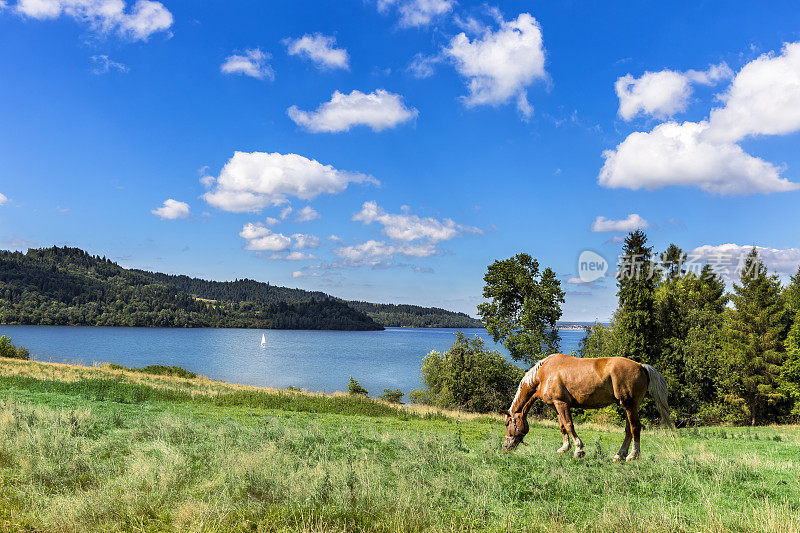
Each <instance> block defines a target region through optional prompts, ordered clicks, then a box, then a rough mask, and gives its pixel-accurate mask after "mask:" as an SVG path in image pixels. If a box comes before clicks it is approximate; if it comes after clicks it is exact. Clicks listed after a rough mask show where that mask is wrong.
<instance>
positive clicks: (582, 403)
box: [504, 353, 674, 461]
mask: <svg viewBox="0 0 800 533" xmlns="http://www.w3.org/2000/svg"><path fill="white" fill-rule="evenodd" d="M647 392H649V393H650V394H651V395H652V396H653V399H654V400H655V402H656V407H658V412H659V413H660V414H661V418H662V420H663V421H664V422H665V423H666V424H667V425H669V426H670V427H674V426H673V424H672V420H671V419H670V416H669V406H668V405H667V382H666V381H665V380H664V378H663V377H662V376H661V374H659V373H658V371H657V370H656V369H655V368H653V367H652V366H650V365H644V364H639V363H637V362H636V361H632V360H630V359H626V358H624V357H601V358H597V359H580V358H577V357H572V356H569V355H564V354H561V353H556V354H553V355H550V356H548V357H545V358H544V359H542V360H541V361H539V362H538V363H536V364H535V365H534V366H533V368H531V369H530V370H528V372H527V373H526V374H525V376H524V377H523V378H522V381H520V384H519V387H518V388H517V394H516V396H515V397H514V401H513V402H512V403H511V408H510V409H509V410H508V411H506V412H505V413H504V414H505V415H506V440H505V444H504V447H505V449H506V450H513V449H514V448H516V447H517V445H519V443H520V442H522V439H523V438H524V437H525V435H526V434H527V433H528V411H530V409H531V405H532V404H533V401H534V400H535V399H537V398H538V399H540V400H542V401H543V402H544V403H546V404H547V405H550V406H552V407H555V409H556V412H557V413H558V423H559V425H560V426H561V434H562V436H563V438H564V445H563V446H561V448H559V449H558V453H567V452H568V451H569V448H570V444H569V436H568V435H572V440H573V441H574V443H575V457H583V456H584V455H585V453H584V451H583V442H581V439H580V438H578V434H577V433H575V426H574V425H573V424H572V414H571V413H570V408H572V407H583V408H585V409H598V408H600V407H605V406H607V405H611V404H612V403H618V404H620V405H621V406H622V407H623V408H624V409H625V413H626V414H627V420H626V421H625V440H624V441H622V447H621V448H620V449H619V452H617V455H615V456H614V460H615V461H621V460H622V459H623V458H624V459H625V460H626V461H633V460H636V459H638V458H639V434H640V432H641V430H642V424H641V423H640V422H639V405H640V404H641V403H642V399H644V395H645V394H646V393H647ZM631 438H633V451H631V453H630V454H629V453H628V448H629V447H630V444H631Z"/></svg>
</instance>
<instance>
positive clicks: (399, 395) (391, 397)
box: [379, 389, 403, 403]
mask: <svg viewBox="0 0 800 533" xmlns="http://www.w3.org/2000/svg"><path fill="white" fill-rule="evenodd" d="M379 398H380V399H381V400H383V401H385V402H389V403H403V391H401V390H400V389H383V394H381V395H380V396H379Z"/></svg>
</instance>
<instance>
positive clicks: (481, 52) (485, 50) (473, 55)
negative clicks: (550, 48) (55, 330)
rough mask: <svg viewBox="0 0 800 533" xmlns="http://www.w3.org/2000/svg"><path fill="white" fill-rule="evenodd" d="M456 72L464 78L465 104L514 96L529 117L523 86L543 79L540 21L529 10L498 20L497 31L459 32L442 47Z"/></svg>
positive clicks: (469, 104)
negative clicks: (480, 33) (475, 35)
mask: <svg viewBox="0 0 800 533" xmlns="http://www.w3.org/2000/svg"><path fill="white" fill-rule="evenodd" d="M444 53H445V55H446V56H448V57H449V58H451V59H452V60H453V61H454V62H455V66H456V70H457V71H458V73H459V74H461V75H462V76H464V77H465V78H467V80H469V81H468V84H467V87H468V89H469V95H468V96H466V97H464V102H465V103H466V104H467V105H468V106H476V105H485V104H489V105H498V104H503V103H506V102H509V101H510V100H516V102H517V108H518V109H519V110H520V112H521V113H522V114H523V116H525V117H529V116H530V115H531V113H532V112H533V108H532V107H531V105H530V104H529V102H528V99H527V93H526V87H528V86H529V85H531V84H532V83H533V82H534V81H536V80H539V79H545V78H546V75H547V74H546V73H545V69H544V61H545V52H544V46H543V40H542V30H541V27H540V26H539V23H538V22H537V21H536V19H535V18H533V17H532V16H531V15H530V14H528V13H521V14H520V15H519V16H518V17H517V18H516V19H515V20H510V21H501V22H500V27H499V28H498V29H497V31H494V32H492V31H491V30H487V31H486V32H485V33H484V34H483V37H481V38H476V39H474V40H470V38H469V37H467V35H466V34H465V33H459V34H458V35H456V36H455V37H453V39H452V40H451V41H450V45H449V47H447V48H445V49H444Z"/></svg>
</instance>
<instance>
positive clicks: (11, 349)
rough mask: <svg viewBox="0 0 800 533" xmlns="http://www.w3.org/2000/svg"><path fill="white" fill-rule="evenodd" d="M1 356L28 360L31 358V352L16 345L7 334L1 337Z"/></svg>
mask: <svg viewBox="0 0 800 533" xmlns="http://www.w3.org/2000/svg"><path fill="white" fill-rule="evenodd" d="M0 357H8V358H10V359H25V360H26V361H27V360H28V359H30V358H31V354H30V353H29V352H28V349H27V348H23V347H22V346H14V345H13V344H12V343H11V339H9V338H8V337H6V336H5V335H3V336H1V337H0Z"/></svg>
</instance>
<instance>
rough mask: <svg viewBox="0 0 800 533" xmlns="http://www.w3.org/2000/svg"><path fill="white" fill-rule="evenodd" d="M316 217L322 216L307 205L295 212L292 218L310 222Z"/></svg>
mask: <svg viewBox="0 0 800 533" xmlns="http://www.w3.org/2000/svg"><path fill="white" fill-rule="evenodd" d="M318 218H322V215H320V214H319V213H318V212H317V211H316V209H314V208H313V207H311V206H310V205H307V206H305V207H304V208H303V209H301V210H300V211H298V212H297V216H296V217H295V218H294V219H295V221H297V222H311V221H312V220H317V219H318Z"/></svg>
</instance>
